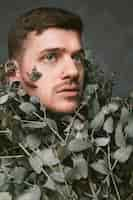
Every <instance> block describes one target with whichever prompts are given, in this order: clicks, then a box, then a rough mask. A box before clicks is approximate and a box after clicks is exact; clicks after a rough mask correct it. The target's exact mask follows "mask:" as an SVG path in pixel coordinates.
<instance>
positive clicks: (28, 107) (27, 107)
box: [19, 102, 36, 114]
mask: <svg viewBox="0 0 133 200" xmlns="http://www.w3.org/2000/svg"><path fill="white" fill-rule="evenodd" d="M19 108H20V109H21V110H22V111H23V112H25V113H26V114H30V113H32V112H36V107H35V106H34V105H33V104H32V103H29V102H23V103H21V104H20V106H19Z"/></svg>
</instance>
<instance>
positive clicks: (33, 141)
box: [25, 134, 41, 150]
mask: <svg viewBox="0 0 133 200" xmlns="http://www.w3.org/2000/svg"><path fill="white" fill-rule="evenodd" d="M40 144H41V140H40V138H39V137H38V136H37V135H35V134H29V135H27V136H26V140H25V147H29V148H30V149H31V150H35V149H37V148H38V147H39V145H40Z"/></svg>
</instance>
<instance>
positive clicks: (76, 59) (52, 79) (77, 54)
mask: <svg viewBox="0 0 133 200" xmlns="http://www.w3.org/2000/svg"><path fill="white" fill-rule="evenodd" d="M20 60H21V61H20V62H19V69H20V81H21V82H22V84H23V86H24V88H25V89H26V90H27V92H28V94H29V95H33V96H37V97H39V99H40V102H41V104H43V105H45V106H46V108H48V109H49V110H51V111H54V112H59V113H71V112H74V111H75V109H76V108H77V107H78V105H79V102H80V98H81V94H82V89H83V80H84V65H83V49H82V45H81V38H80V34H79V33H78V32H76V31H71V30H64V29H60V28H49V29H47V30H45V31H44V32H42V33H41V34H39V35H37V34H36V32H31V33H30V34H29V35H28V37H27V39H26V40H25V42H24V53H23V56H22V58H21V59H20ZM35 67H36V69H37V71H38V72H40V73H41V74H42V76H41V77H40V79H39V80H37V81H36V82H35V83H34V84H35V85H36V87H35V88H32V87H29V85H28V84H26V82H29V81H30V80H29V76H28V73H32V70H33V68H35ZM32 83H33V82H32Z"/></svg>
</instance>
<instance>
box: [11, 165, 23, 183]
mask: <svg viewBox="0 0 133 200" xmlns="http://www.w3.org/2000/svg"><path fill="white" fill-rule="evenodd" d="M25 175H26V169H25V168H24V167H15V168H14V169H13V170H12V172H11V176H12V177H13V179H14V181H15V183H18V184H21V183H23V180H24V178H25Z"/></svg>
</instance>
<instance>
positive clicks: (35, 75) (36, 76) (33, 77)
mask: <svg viewBox="0 0 133 200" xmlns="http://www.w3.org/2000/svg"><path fill="white" fill-rule="evenodd" d="M27 75H28V76H29V79H30V80H31V81H37V80H39V79H40V78H41V77H42V73H41V72H39V71H38V70H37V68H36V67H33V69H32V72H31V73H27Z"/></svg>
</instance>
